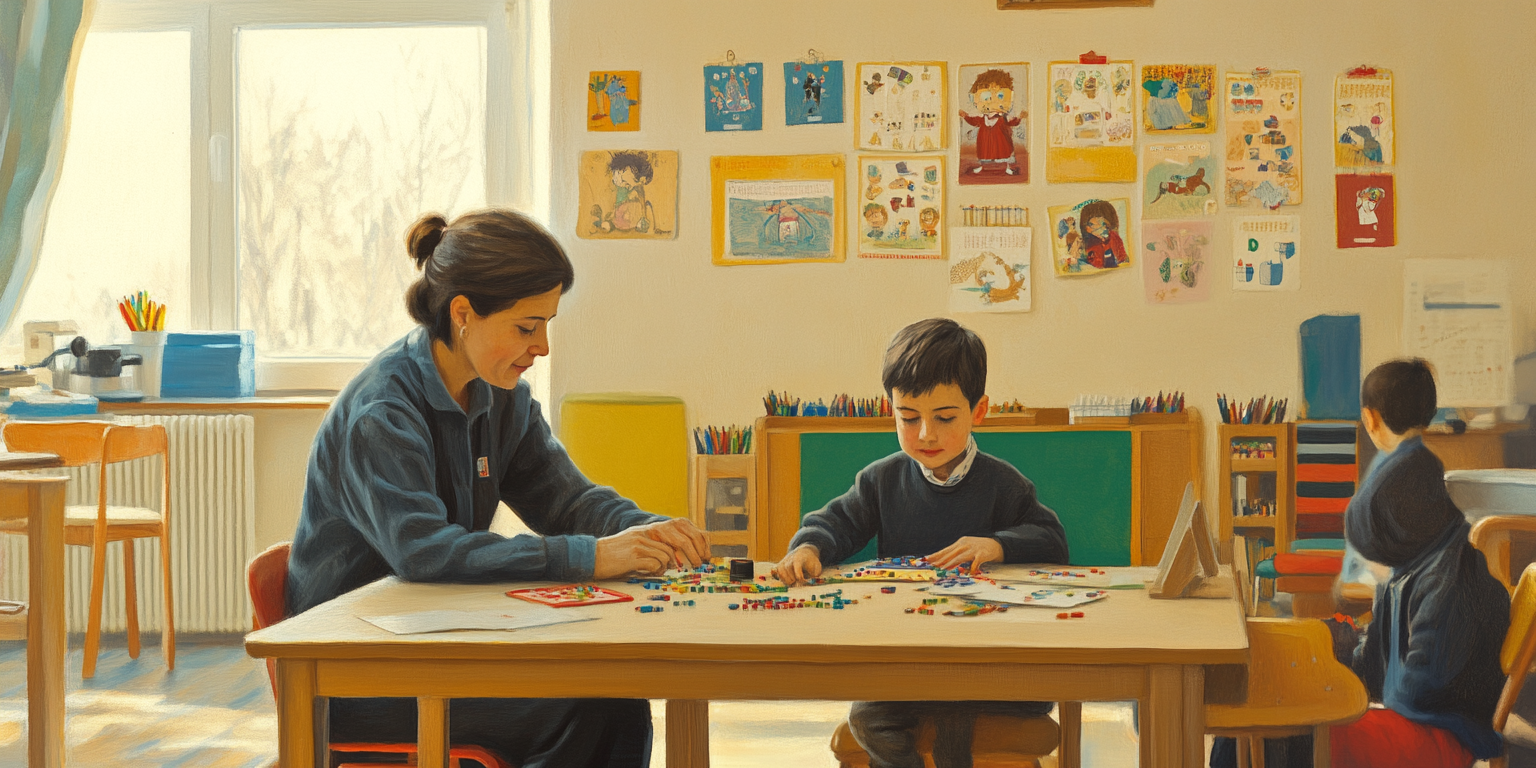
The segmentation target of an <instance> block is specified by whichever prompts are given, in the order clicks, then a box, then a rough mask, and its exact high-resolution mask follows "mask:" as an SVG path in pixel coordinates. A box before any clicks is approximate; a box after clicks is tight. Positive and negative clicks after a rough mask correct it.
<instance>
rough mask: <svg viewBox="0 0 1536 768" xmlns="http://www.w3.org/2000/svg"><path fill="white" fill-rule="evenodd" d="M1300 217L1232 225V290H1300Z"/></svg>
mask: <svg viewBox="0 0 1536 768" xmlns="http://www.w3.org/2000/svg"><path fill="white" fill-rule="evenodd" d="M1300 249H1301V217H1300V216H1239V217H1237V218H1236V219H1233V221H1232V262H1233V263H1232V287H1233V288H1235V289H1237V290H1239V291H1294V290H1297V289H1299V288H1300V287H1301V250H1300Z"/></svg>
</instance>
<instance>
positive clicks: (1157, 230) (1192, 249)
mask: <svg viewBox="0 0 1536 768" xmlns="http://www.w3.org/2000/svg"><path fill="white" fill-rule="evenodd" d="M1215 229H1216V227H1215V223H1214V222H1212V221H1211V220H1210V219H1190V220H1186V221H1144V222H1142V223H1141V248H1142V252H1141V282H1142V286H1143V287H1144V288H1146V293H1147V303H1148V304H1192V303H1194V302H1197V301H1205V299H1206V297H1207V296H1208V295H1209V294H1210V282H1211V275H1210V274H1209V273H1207V271H1206V270H1208V269H1209V268H1210V267H1209V265H1208V264H1207V261H1209V256H1210V253H1211V240H1212V237H1213V236H1214V233H1215Z"/></svg>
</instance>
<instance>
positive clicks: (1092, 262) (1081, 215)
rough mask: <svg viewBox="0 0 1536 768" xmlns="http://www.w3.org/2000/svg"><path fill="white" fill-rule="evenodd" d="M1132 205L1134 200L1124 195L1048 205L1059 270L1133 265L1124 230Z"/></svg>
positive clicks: (1078, 272) (1088, 270)
mask: <svg viewBox="0 0 1536 768" xmlns="http://www.w3.org/2000/svg"><path fill="white" fill-rule="evenodd" d="M1130 209H1131V201H1130V200H1128V199H1126V198H1123V197H1120V198H1115V199H1113V200H1096V199H1089V200H1084V201H1083V202H1081V203H1078V204H1077V205H1053V206H1051V207H1050V208H1049V209H1047V212H1048V213H1049V214H1050V220H1051V255H1052V257H1053V258H1052V262H1053V263H1054V265H1055V268H1056V274H1057V275H1058V276H1068V275H1092V274H1097V273H1099V272H1109V271H1113V270H1116V269H1124V268H1126V267H1128V266H1130V265H1131V252H1130V250H1129V249H1128V248H1126V245H1125V235H1124V234H1122V233H1124V232H1125V231H1126V230H1125V227H1126V226H1127V224H1128V223H1129V222H1130V217H1129V215H1128V214H1127V212H1128V211H1129V210H1130Z"/></svg>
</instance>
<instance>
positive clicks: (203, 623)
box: [0, 414, 256, 632]
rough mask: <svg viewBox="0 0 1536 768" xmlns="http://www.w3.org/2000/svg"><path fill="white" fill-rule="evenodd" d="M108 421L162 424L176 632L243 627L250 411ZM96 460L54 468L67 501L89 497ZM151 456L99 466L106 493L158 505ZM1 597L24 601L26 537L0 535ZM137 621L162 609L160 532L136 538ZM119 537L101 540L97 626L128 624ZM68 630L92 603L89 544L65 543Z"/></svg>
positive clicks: (250, 541)
mask: <svg viewBox="0 0 1536 768" xmlns="http://www.w3.org/2000/svg"><path fill="white" fill-rule="evenodd" d="M116 421H117V423H123V424H163V425H165V429H166V432H167V434H168V436H169V438H170V453H171V511H170V521H171V579H172V585H173V590H172V591H173V595H172V600H173V602H174V605H175V609H176V616H175V618H176V631H177V632H245V631H248V630H249V629H250V628H251V607H250V598H249V596H248V595H247V593H246V587H245V564H246V563H247V562H249V561H250V559H251V558H252V557H254V556H255V555H256V547H255V539H256V535H255V525H256V485H255V476H254V473H255V458H254V454H255V451H254V441H255V419H253V418H252V417H251V416H248V415H232V414H219V415H206V416H205V415H185V416H184V415H176V416H120V417H118V418H117V420H116ZM100 471H101V470H100V469H99V468H98V467H96V466H90V467H79V468H74V469H67V470H56V472H57V473H61V474H67V475H68V476H69V477H70V483H69V490H68V502H67V503H69V504H71V505H73V504H87V505H93V506H94V505H95V504H96V499H97V481H98V478H99V476H100ZM160 484H161V474H160V459H158V458H149V459H138V460H135V461H130V462H124V463H122V464H114V465H112V466H111V467H109V468H108V469H107V501H108V503H112V504H123V505H131V506H144V507H150V508H157V507H158V505H159V501H160ZM0 540H3V541H0V546H3V550H0V556H3V557H4V564H3V572H0V597H4V598H8V599H12V600H25V599H26V594H27V562H26V561H27V538H26V537H25V536H10V535H0ZM133 546H134V558H135V560H134V565H135V566H136V569H135V570H136V575H137V579H136V586H137V587H138V596H139V600H138V603H139V629H140V631H143V632H158V631H159V630H160V628H161V626H162V622H163V620H164V617H165V596H164V592H162V591H161V588H160V582H161V578H160V576H161V573H162V571H161V564H160V540H159V539H135V540H134V541H133ZM122 547H123V544H120V543H117V542H112V543H109V544H107V580H106V581H107V586H106V595H105V598H104V606H105V610H104V611H103V615H102V622H101V626H102V629H103V630H104V631H106V632H122V631H124V629H126V627H127V623H126V616H127V613H126V611H125V606H124V597H123V554H122V552H123V550H122ZM65 550H66V552H65V557H66V561H65V563H66V564H65V570H64V580H65V582H66V583H67V593H66V595H67V596H66V599H65V606H66V611H67V619H68V623H69V631H71V632H84V631H85V627H86V621H87V619H88V616H89V614H90V606H91V549H90V547H66V548H65Z"/></svg>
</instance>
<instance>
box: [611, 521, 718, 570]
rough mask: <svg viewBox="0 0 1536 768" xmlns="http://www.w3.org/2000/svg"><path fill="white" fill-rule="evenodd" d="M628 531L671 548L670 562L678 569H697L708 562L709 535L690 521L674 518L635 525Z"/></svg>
mask: <svg viewBox="0 0 1536 768" xmlns="http://www.w3.org/2000/svg"><path fill="white" fill-rule="evenodd" d="M630 530H632V531H645V535H646V536H648V537H650V539H651V540H652V541H656V542H660V543H661V544H664V545H666V546H667V547H669V548H671V550H672V558H671V562H672V563H673V564H674V565H676V566H677V567H678V568H697V567H699V566H700V565H702V564H704V563H706V562H709V534H707V533H705V532H703V531H701V530H699V529H698V527H697V526H695V525H694V524H693V522H692V521H690V520H687V519H685V518H681V517H674V518H672V519H671V520H663V521H661V522H659V523H649V524H646V525H637V526H635V527H634V528H631V529H630Z"/></svg>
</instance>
